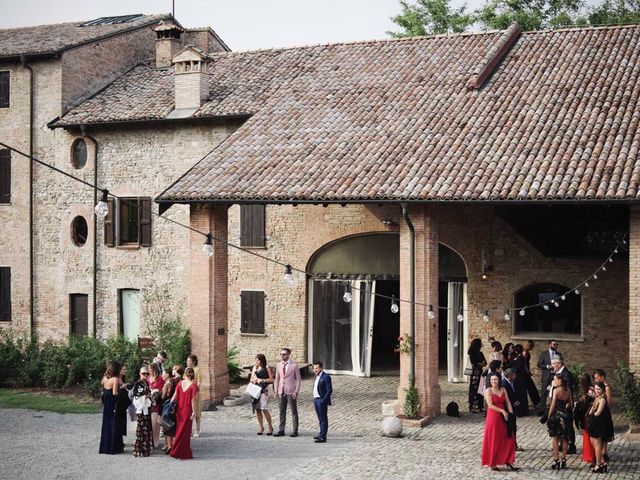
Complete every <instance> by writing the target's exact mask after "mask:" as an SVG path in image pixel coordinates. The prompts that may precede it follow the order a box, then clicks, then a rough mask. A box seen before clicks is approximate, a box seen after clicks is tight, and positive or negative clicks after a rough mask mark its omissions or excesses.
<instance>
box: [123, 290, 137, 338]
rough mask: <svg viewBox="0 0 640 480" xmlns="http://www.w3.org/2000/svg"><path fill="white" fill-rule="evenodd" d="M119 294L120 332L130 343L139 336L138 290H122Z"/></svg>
mask: <svg viewBox="0 0 640 480" xmlns="http://www.w3.org/2000/svg"><path fill="white" fill-rule="evenodd" d="M119 292H120V332H121V333H122V335H123V336H124V337H125V338H126V339H127V340H129V341H131V342H136V343H137V342H138V336H139V335H140V290H134V289H129V288H127V289H122V290H119Z"/></svg>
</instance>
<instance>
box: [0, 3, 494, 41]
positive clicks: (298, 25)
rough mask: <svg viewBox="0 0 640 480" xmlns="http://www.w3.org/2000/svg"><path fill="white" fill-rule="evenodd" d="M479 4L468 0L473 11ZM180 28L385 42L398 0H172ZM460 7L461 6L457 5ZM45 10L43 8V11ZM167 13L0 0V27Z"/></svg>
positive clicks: (149, 6)
mask: <svg viewBox="0 0 640 480" xmlns="http://www.w3.org/2000/svg"><path fill="white" fill-rule="evenodd" d="M483 1H484V0H469V1H467V2H466V3H467V5H468V6H469V7H472V8H477V7H479V6H480V5H482V3H483ZM175 3H176V6H175V8H176V18H177V19H178V21H179V22H180V23H181V24H182V25H183V26H184V27H203V26H210V27H212V28H213V29H214V30H215V31H216V33H218V35H219V36H220V37H221V38H222V39H223V40H224V41H225V42H226V43H227V45H229V47H231V49H232V50H251V49H257V48H272V47H289V46H299V45H310V44H317V43H333V42H347V41H356V40H372V39H382V38H387V37H388V35H387V32H388V31H389V30H397V28H396V26H395V25H394V23H393V22H392V21H391V19H390V18H391V17H392V16H394V15H396V14H398V13H399V12H400V11H401V7H400V2H399V0H175ZM460 3H463V2H462V1H460ZM43 6H46V8H43ZM166 12H171V0H19V1H15V0H0V28H8V27H21V26H28V25H41V24H46V23H59V22H70V21H78V20H91V19H94V18H98V17H104V16H115V15H127V14H132V13H146V14H150V13H166Z"/></svg>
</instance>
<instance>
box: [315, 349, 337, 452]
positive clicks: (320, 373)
mask: <svg viewBox="0 0 640 480" xmlns="http://www.w3.org/2000/svg"><path fill="white" fill-rule="evenodd" d="M313 373H315V374H316V379H315V381H314V382H313V405H314V407H315V408H316V415H317V416H318V423H319V424H320V433H319V434H318V435H317V436H315V437H313V439H314V441H315V442H316V443H325V442H326V441H327V431H328V430H329V416H328V407H329V405H331V394H332V393H333V387H332V386H331V377H330V376H329V375H328V374H327V373H326V372H325V371H324V369H323V365H322V362H318V361H314V362H313Z"/></svg>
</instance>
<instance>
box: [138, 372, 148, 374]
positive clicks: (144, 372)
mask: <svg viewBox="0 0 640 480" xmlns="http://www.w3.org/2000/svg"><path fill="white" fill-rule="evenodd" d="M140 375H149V372H140Z"/></svg>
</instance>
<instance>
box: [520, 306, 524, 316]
mask: <svg viewBox="0 0 640 480" xmlns="http://www.w3.org/2000/svg"><path fill="white" fill-rule="evenodd" d="M520 316H521V317H524V308H523V309H522V310H520Z"/></svg>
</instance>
